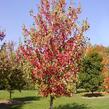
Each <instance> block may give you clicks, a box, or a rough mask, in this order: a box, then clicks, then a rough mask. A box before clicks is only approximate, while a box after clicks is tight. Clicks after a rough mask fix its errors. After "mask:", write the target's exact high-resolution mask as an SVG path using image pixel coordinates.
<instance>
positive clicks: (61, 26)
mask: <svg viewBox="0 0 109 109" xmlns="http://www.w3.org/2000/svg"><path fill="white" fill-rule="evenodd" d="M70 5H71V6H68V8H67V7H66V0H41V2H40V5H39V11H38V13H37V15H34V14H33V12H32V11H31V16H32V17H33V19H34V21H35V25H33V27H31V28H30V29H27V28H26V27H25V26H24V28H23V31H24V36H25V43H24V44H23V45H21V46H20V47H19V50H18V54H19V58H20V53H21V54H23V55H24V57H25V58H26V59H27V60H28V61H29V62H30V63H31V64H32V65H33V67H34V70H33V71H32V76H33V79H34V80H35V81H36V83H37V84H38V88H39V93H40V94H41V95H42V96H49V95H50V109H53V100H54V97H56V96H63V95H66V96H70V95H71V93H72V82H73V81H75V79H76V75H77V73H78V71H79V68H80V66H79V62H80V60H81V56H82V54H83V51H84V49H85V47H86V42H85V41H86V40H85V38H84V32H85V31H86V30H87V29H88V28H89V26H88V24H87V21H83V24H82V26H80V25H78V24H77V20H78V15H79V14H80V7H78V8H75V7H74V6H73V4H72V3H70Z"/></svg>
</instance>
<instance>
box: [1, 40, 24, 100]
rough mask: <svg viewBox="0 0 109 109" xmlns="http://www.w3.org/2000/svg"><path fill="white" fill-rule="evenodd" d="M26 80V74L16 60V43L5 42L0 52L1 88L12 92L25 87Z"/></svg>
mask: <svg viewBox="0 0 109 109" xmlns="http://www.w3.org/2000/svg"><path fill="white" fill-rule="evenodd" d="M25 83H26V81H25V78H24V74H23V72H22V70H21V68H20V66H19V65H18V63H17V61H16V55H15V51H14V44H13V43H12V42H11V43H4V44H3V45H2V49H1V52H0V88H1V89H6V90H8V91H9V93H10V98H11V94H12V91H13V90H15V89H16V90H19V91H21V89H22V88H23V87H24V85H25Z"/></svg>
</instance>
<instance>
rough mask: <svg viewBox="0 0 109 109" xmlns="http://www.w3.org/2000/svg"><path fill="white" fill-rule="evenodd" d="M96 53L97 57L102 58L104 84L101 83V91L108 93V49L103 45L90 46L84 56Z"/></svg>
mask: <svg viewBox="0 0 109 109" xmlns="http://www.w3.org/2000/svg"><path fill="white" fill-rule="evenodd" d="M93 52H97V53H98V54H99V55H101V56H102V58H103V59H102V64H103V69H102V75H103V76H104V82H103V87H102V88H103V90H105V91H106V92H108V91H109V81H108V80H109V48H108V47H104V46H103V45H94V46H93V45H90V46H89V47H87V50H86V55H88V54H90V53H93Z"/></svg>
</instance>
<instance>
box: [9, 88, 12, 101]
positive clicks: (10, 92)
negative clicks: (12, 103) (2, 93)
mask: <svg viewBox="0 0 109 109" xmlns="http://www.w3.org/2000/svg"><path fill="white" fill-rule="evenodd" d="M9 94H10V96H9V98H10V100H11V98H12V90H10V91H9Z"/></svg>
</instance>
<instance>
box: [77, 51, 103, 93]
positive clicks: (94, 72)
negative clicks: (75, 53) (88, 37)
mask: <svg viewBox="0 0 109 109" xmlns="http://www.w3.org/2000/svg"><path fill="white" fill-rule="evenodd" d="M101 62H102V57H101V56H100V55H99V54H98V53H96V52H92V53H90V54H89V55H87V56H85V57H84V58H83V62H82V67H81V72H80V74H79V79H80V86H82V87H83V88H85V89H86V90H87V91H91V92H92V94H93V92H94V91H97V90H98V89H100V88H101V86H102V84H103V75H102V68H103V64H102V63H101Z"/></svg>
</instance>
